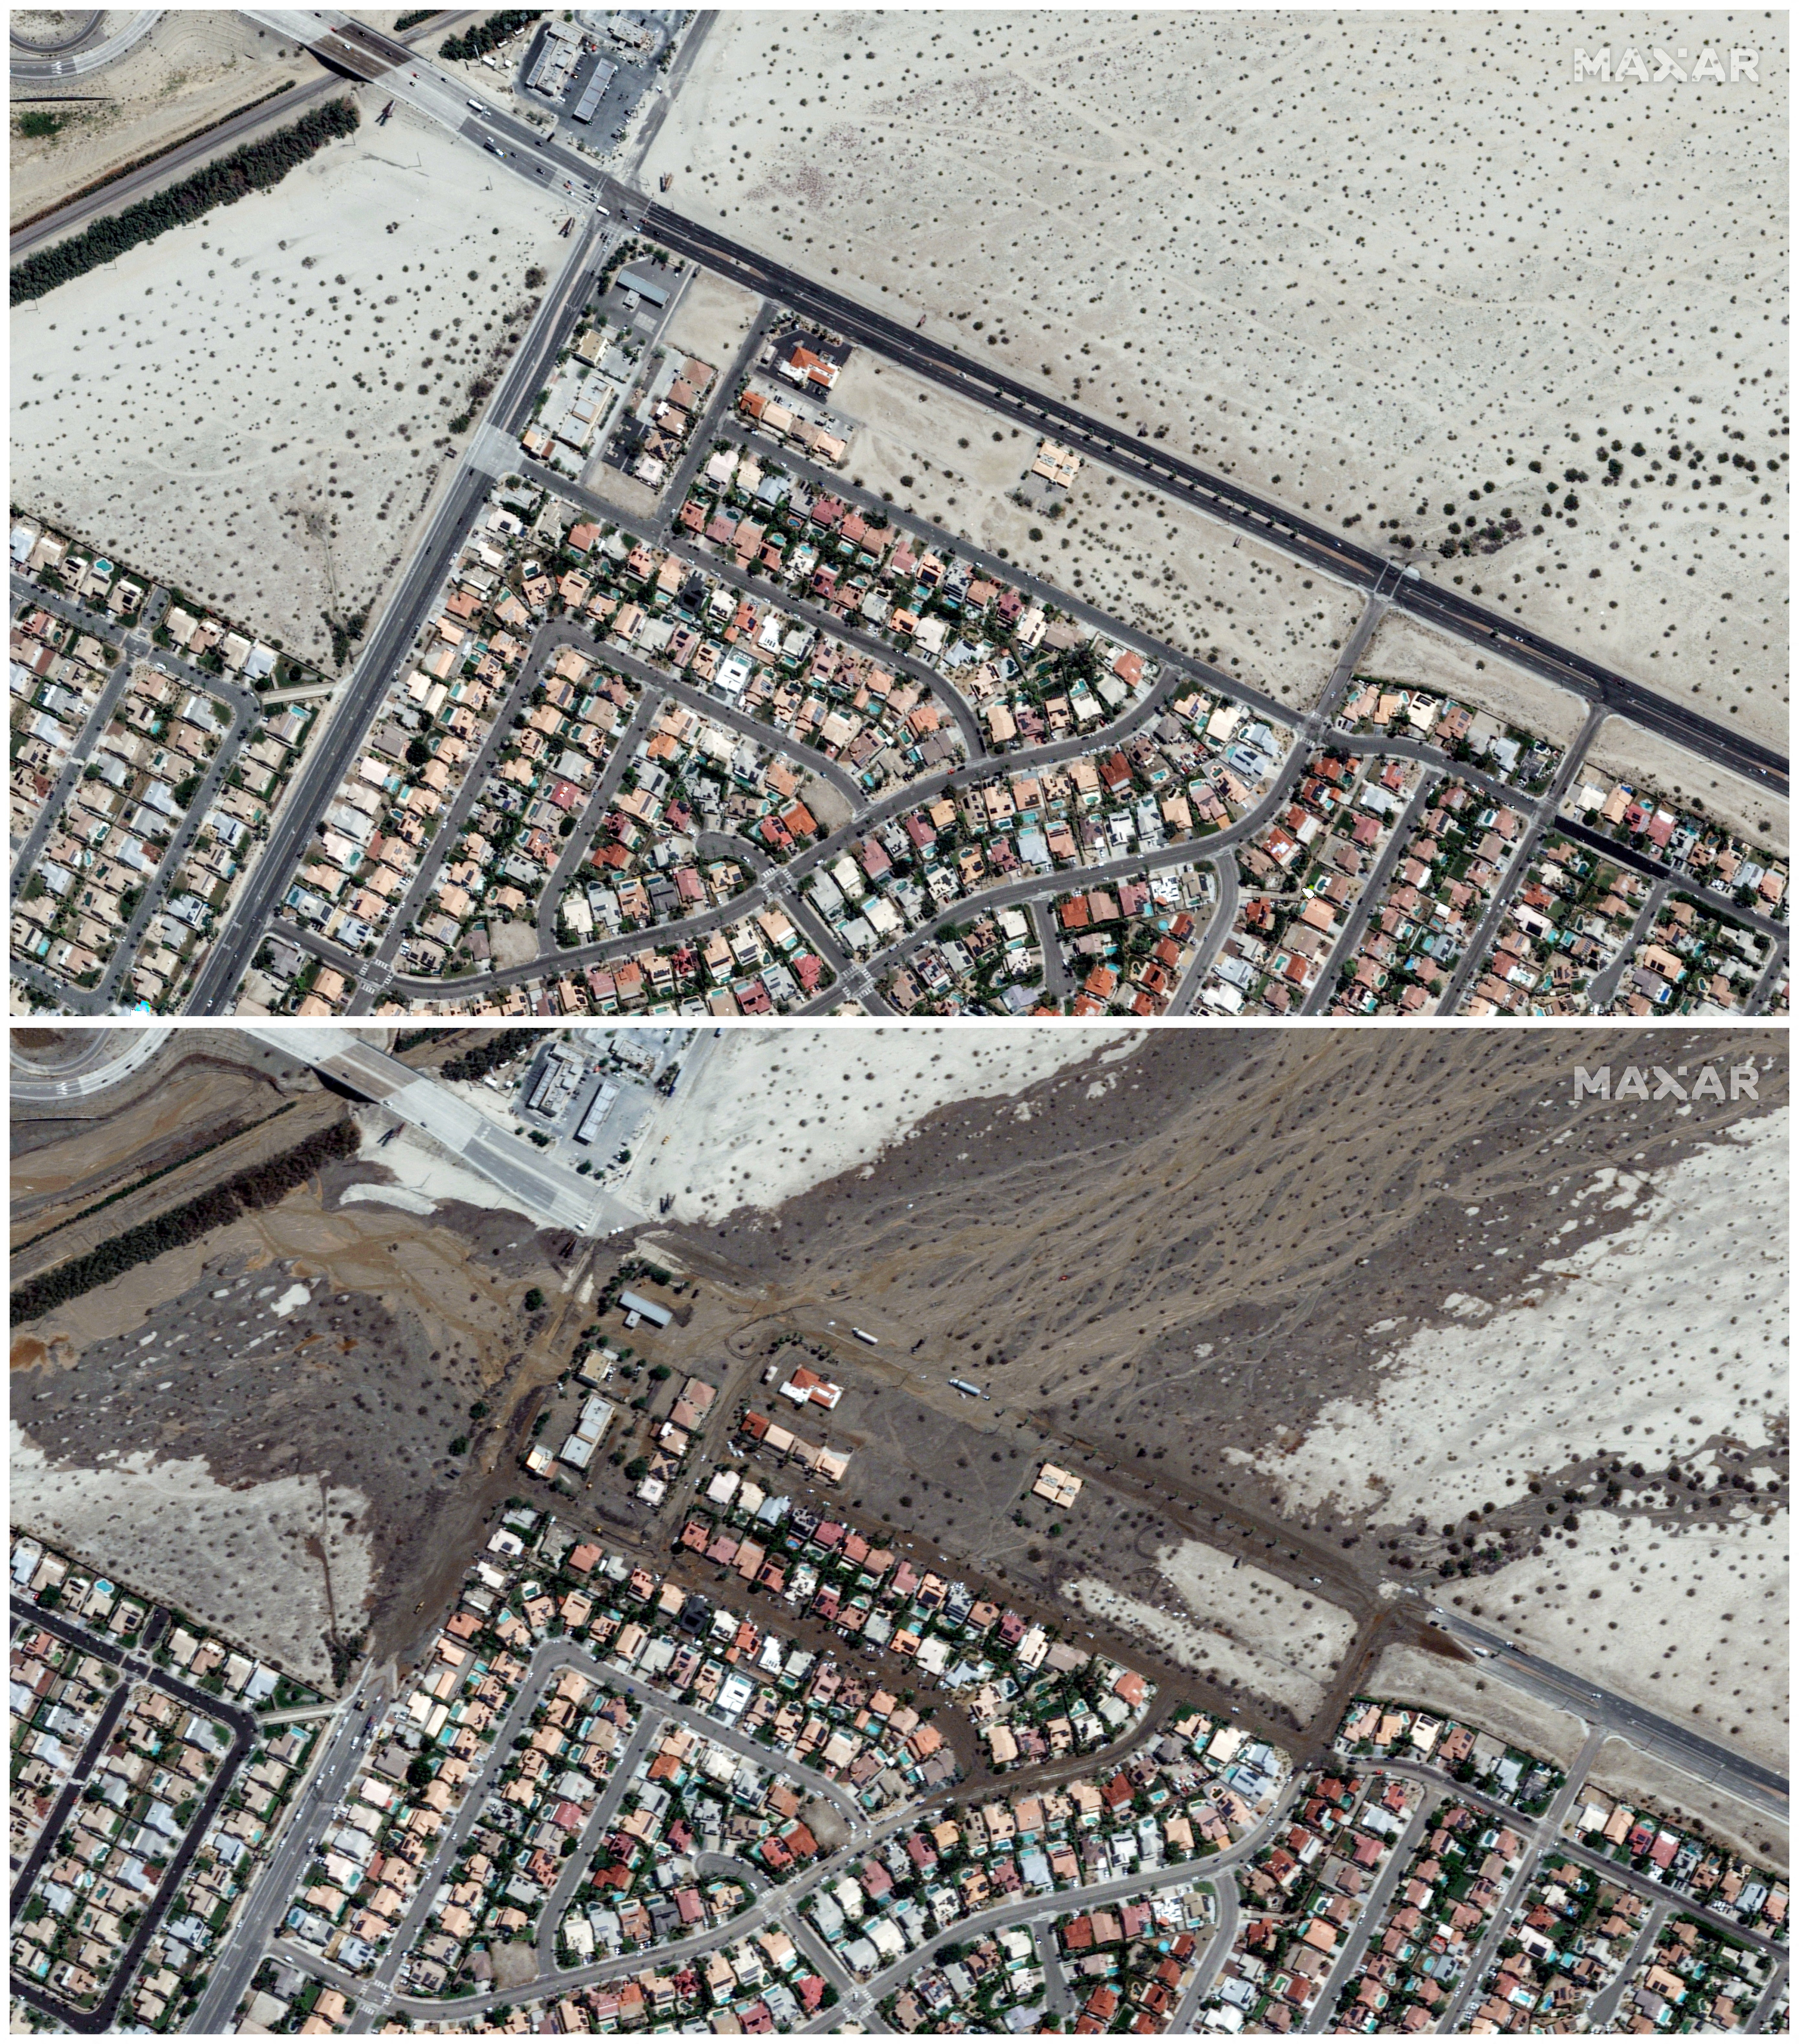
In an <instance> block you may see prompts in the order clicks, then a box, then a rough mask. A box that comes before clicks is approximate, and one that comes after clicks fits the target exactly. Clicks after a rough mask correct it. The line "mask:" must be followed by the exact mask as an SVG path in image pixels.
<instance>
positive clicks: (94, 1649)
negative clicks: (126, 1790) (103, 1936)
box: [10, 1597, 256, 2036]
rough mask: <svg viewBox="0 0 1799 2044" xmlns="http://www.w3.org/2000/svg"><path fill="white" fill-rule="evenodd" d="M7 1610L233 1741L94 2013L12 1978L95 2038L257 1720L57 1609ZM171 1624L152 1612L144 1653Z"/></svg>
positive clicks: (41, 2004)
mask: <svg viewBox="0 0 1799 2044" xmlns="http://www.w3.org/2000/svg"><path fill="white" fill-rule="evenodd" d="M10 1613H11V1616H12V1619H13V1623H15V1624H18V1623H29V1624H33V1625H38V1626H42V1627H44V1628H45V1629H46V1630H47V1631H51V1632H53V1633H55V1634H56V1636H57V1637H58V1638H59V1639H65V1640H67V1641H68V1642H70V1643H71V1645H74V1646H80V1647H81V1648H82V1649H83V1650H85V1651H86V1652H87V1653H90V1654H95V1655H97V1656H98V1658H100V1659H102V1660H103V1661H105V1662H109V1664H110V1665H111V1666H113V1667H116V1668H117V1669H119V1670H120V1672H121V1676H123V1677H128V1678H133V1679H135V1680H136V1681H143V1682H148V1683H150V1684H152V1685H153V1686H154V1687H155V1688H156V1689H160V1690H162V1691H163V1693H164V1694H165V1695H167V1696H172V1697H173V1698H175V1700H176V1701H177V1702H178V1703H179V1704H183V1705H185V1706H186V1708H187V1709H189V1710H190V1711H198V1712H199V1713H200V1714H201V1715H202V1716H204V1717H209V1718H213V1719H216V1720H217V1722H218V1723H221V1724H222V1725H224V1727H225V1728H226V1729H227V1731H229V1733H230V1734H231V1739H230V1743H229V1745H228V1746H227V1748H226V1750H225V1752H224V1756H223V1757H222V1758H221V1760H220V1762H219V1764H218V1766H217V1768H216V1769H214V1770H213V1778H212V1780H211V1781H209V1783H208V1784H207V1785H206V1787H205V1788H204V1789H203V1790H202V1791H201V1796H200V1807H199V1808H198V1810H196V1811H195V1812H194V1817H193V1819H192V1821H191V1822H190V1823H189V1825H188V1827H187V1829H186V1831H184V1832H183V1833H182V1838H181V1842H180V1843H179V1844H178V1846H176V1847H175V1851H174V1853H173V1854H172V1855H171V1858H170V1860H169V1863H168V1866H167V1870H166V1871H165V1872H164V1873H163V1878H162V1880H161V1881H160V1882H159V1885H158V1886H157V1889H156V1892H155V1895H154V1896H152V1899H151V1900H150V1902H149V1904H148V1905H147V1907H146V1908H145V1909H144V1914H143V1916H142V1918H141V1919H140V1922H139V1923H138V1925H137V1927H136V1930H134V1931H132V1934H131V1936H130V1938H129V1939H128V1941H127V1942H126V1944H125V1950H124V1952H123V1954H121V1958H120V1960H119V1963H118V1966H117V1970H116V1971H115V1972H114V1973H113V1975H112V1976H111V1978H110V1979H109V1981H108V1983H107V1985H106V1988H105V1992H104V1993H103V1994H102V1996H101V1997H100V2000H98V2003H97V2004H95V2005H94V2008H93V2009H92V2010H91V2011H86V2012H83V2011H79V2010H75V2009H71V2008H67V2007H66V2006H65V2005H64V2004H63V2003H62V2002H60V2001H59V2000H57V1998H56V1996H54V1995H52V1994H48V1993H46V1992H44V1990H43V1989H41V1988H37V1987H35V1986H33V1985H31V1984H29V1983H28V1982H26V1981H22V1980H21V1979H20V1978H18V1977H17V1975H15V1976H14V1977H13V1980H12V1983H11V1985H12V1991H13V1993H14V1994H15V1995H17V1996H18V1997H19V1998H20V1999H21V2000H24V2001H27V2002H29V2004H31V2006H32V2007H33V2008H36V2009H39V2010H41V2011H44V2013H45V2014H47V2015H52V2016H54V2017H55V2018H56V2019H57V2020H58V2021H59V2022H60V2023H63V2024H64V2025H66V2026H67V2027H68V2028H69V2029H71V2030H74V2031H79V2033H80V2034H82V2035H83V2036H90V2035H92V2034H95V2033H96V2032H98V2031H108V2030H111V2029H113V2027H115V2024H116V2019H117V2015H118V2011H119V2005H120V2004H121V2002H122V2001H123V2000H124V1999H125V1990H126V1989H127V1988H128V1987H129V1986H130V1984H131V1980H132V1974H133V1973H136V1970H137V1965H138V1961H140V1959H141V1958H143V1957H144V1948H145V1947H146V1946H148V1944H149V1942H150V1940H151V1939H152V1938H153V1937H154V1936H155V1934H156V1931H157V1928H158V1927H159V1925H160V1924H161V1923H162V1920H163V1917H164V1915H167V1911H168V1909H169V1907H170V1905H171V1904H172V1903H173V1901H174V1900H175V1896H176V1895H177V1893H178V1892H179V1890H180V1888H181V1884H182V1881H184V1880H185V1879H186V1876H187V1870H188V1869H189V1867H190V1865H192V1864H193V1861H194V1854H196V1853H197V1852H198V1850H200V1843H201V1839H203V1838H205V1835H206V1833H207V1832H208V1831H209V1830H210V1829H211V1828H212V1823H213V1818H214V1817H215V1816H217V1814H218V1809H219V1805H220V1804H221V1803H222V1802H223V1801H224V1798H225V1796H226V1794H227V1792H228V1791H229V1789H230V1788H231V1786H232V1783H233V1781H235V1780H236V1777H237V1770H238V1769H240V1767H241V1766H242V1765H244V1760H245V1758H246V1757H247V1755H248V1754H249V1751H250V1749H251V1746H252V1745H254V1744H255V1739H256V1720H255V1715H254V1714H253V1713H251V1712H249V1711H246V1710H242V1709H240V1708H238V1707H237V1706H236V1704H227V1703H222V1702H221V1700H219V1699H218V1698H217V1697H216V1696H208V1695H207V1694H206V1693H205V1691H203V1690H201V1689H194V1688H193V1687H191V1686H190V1685H189V1684H188V1683H186V1682H184V1681H181V1680H180V1679H179V1678H178V1677H176V1676H174V1675H171V1673H169V1672H168V1670H167V1669H164V1668H159V1667H156V1666H154V1665H153V1664H152V1662H149V1661H148V1659H146V1658H144V1655H143V1654H140V1653H127V1652H125V1651H124V1650H121V1648H120V1647H118V1646H116V1645H114V1644H113V1642H111V1641H109V1640H105V1639H101V1638H100V1637H99V1636H98V1635H95V1634H94V1633H90V1631H88V1630H87V1629H86V1627H85V1626H79V1625H77V1624H75V1623H73V1621H71V1620H70V1619H66V1618H63V1617H62V1616H60V1615H59V1613H57V1612H46V1611H40V1610H39V1609H38V1608H37V1607H36V1605H35V1604H29V1603H25V1602H23V1601H21V1600H20V1599H18V1598H17V1597H14V1598H12V1599H10ZM167 1623H168V1614H167V1612H164V1611H163V1610H162V1609H161V1608H154V1609H152V1612H151V1613H150V1615H149V1617H148V1619H147V1620H146V1622H145V1624H144V1631H143V1632H142V1634H141V1635H140V1645H141V1646H144V1647H147V1648H148V1647H152V1646H154V1645H155V1641H156V1639H158V1638H159V1636H160V1634H161V1632H162V1630H163V1627H165V1626H166V1625H167ZM130 1686H131V1684H130V1680H123V1681H121V1683H120V1685H119V1687H120V1689H121V1691H125V1692H128V1690H129V1689H130ZM115 1715H117V1714H116V1713H115Z"/></svg>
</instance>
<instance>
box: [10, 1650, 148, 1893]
mask: <svg viewBox="0 0 1799 2044" xmlns="http://www.w3.org/2000/svg"><path fill="white" fill-rule="evenodd" d="M13 1623H14V1629H15V1630H16V1629H17V1625H18V1623H19V1619H18V1616H17V1612H14V1613H13ZM131 1689H132V1685H131V1684H130V1683H129V1682H117V1683H115V1684H114V1685H113V1692H112V1694H111V1695H110V1696H108V1697H107V1699H106V1700H105V1703H104V1704H102V1705H101V1707H100V1715H99V1716H98V1718H97V1719H95V1720H94V1728H93V1730H92V1731H90V1732H89V1734H88V1735H87V1737H86V1739H84V1740H83V1741H82V1748H81V1751H80V1753H79V1754H78V1755H77V1756H76V1758H75V1765H74V1767H73V1768H71V1769H70V1772H69V1778H68V1780H67V1782H66V1783H65V1784H64V1785H63V1789H62V1792H61V1793H60V1794H59V1795H58V1796H57V1798H56V1801H55V1802H54V1803H52V1804H51V1806H50V1814H49V1815H48V1817H47V1818H46V1819H44V1828H43V1830H42V1831H40V1832H39V1833H38V1835H37V1842H36V1845H34V1846H33V1847H32V1849H31V1850H30V1851H29V1853H28V1854H26V1855H25V1864H24V1865H22V1866H21V1868H20V1869H19V1870H18V1872H17V1873H16V1874H14V1875H13V1892H12V1898H11V1907H12V1911H13V1915H15V1916H17V1915H18V1913H19V1911H20V1910H21V1909H22V1908H24V1907H25V1900H26V1898H27V1897H28V1896H29V1895H30V1893H31V1890H32V1885H33V1882H34V1881H36V1879H37V1877H38V1875H39V1874H40V1873H41V1872H42V1871H43V1869H44V1861H46V1860H47V1859H48V1858H49V1857H50V1855H51V1854H52V1852H54V1851H55V1850H56V1843H57V1841H58V1840H59V1838H61V1837H62V1835H63V1825H65V1824H66V1823H67V1822H68V1820H69V1812H71V1810H72V1809H73V1808H75V1804H76V1802H77V1800H79V1797H80V1795H81V1792H82V1789H83V1788H86V1786H87V1783H88V1778H89V1777H90V1775H91V1774H92V1773H93V1772H94V1763H95V1762H97V1761H98V1759H99V1758H100V1757H101V1755H102V1754H104V1753H105V1750H106V1742H107V1740H108V1739H110V1738H111V1737H112V1735H113V1727H114V1726H115V1725H116V1724H117V1723H118V1721H119V1719H121V1717H123V1716H124V1715H125V1705H126V1704H128V1703H129V1702H130V1700H131Z"/></svg>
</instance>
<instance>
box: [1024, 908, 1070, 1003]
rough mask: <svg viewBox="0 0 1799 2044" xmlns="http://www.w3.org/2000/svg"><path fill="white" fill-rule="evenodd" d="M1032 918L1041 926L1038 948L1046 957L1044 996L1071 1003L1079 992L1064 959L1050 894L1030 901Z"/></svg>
mask: <svg viewBox="0 0 1799 2044" xmlns="http://www.w3.org/2000/svg"><path fill="white" fill-rule="evenodd" d="M1030 915H1031V920H1032V921H1033V922H1034V924H1036V926H1037V947H1038V950H1039V951H1041V952H1042V954H1043V991H1044V993H1045V996H1046V997H1048V998H1049V1000H1051V1001H1071V1000H1072V999H1073V997H1074V991H1075V979H1074V974H1072V972H1070V971H1069V970H1068V966H1067V964H1066V963H1065V962H1064V959H1063V957H1062V944H1061V933H1060V932H1058V931H1057V928H1056V916H1055V905H1054V903H1053V901H1052V900H1051V899H1050V898H1049V897H1048V896H1047V895H1046V894H1044V893H1038V894H1034V895H1033V896H1032V897H1030Z"/></svg>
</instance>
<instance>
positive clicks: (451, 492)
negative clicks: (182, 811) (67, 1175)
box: [186, 220, 600, 1015]
mask: <svg viewBox="0 0 1799 2044" xmlns="http://www.w3.org/2000/svg"><path fill="white" fill-rule="evenodd" d="M599 239H600V223H599V222H598V221H597V220H591V221H589V223H588V225H587V228H586V229H585V232H583V233H582V234H581V236H579V238H578V239H577V240H576V241H575V243H574V245H573V248H572V250H571V251H570V257H569V260H568V263H567V264H566V267H565V268H564V270H563V272H562V278H561V279H560V280H559V281H558V284H557V286H556V287H555V288H554V290H552V291H550V293H549V294H548V295H547V297H546V298H545V299H544V301H543V305H541V306H540V307H539V309H538V313H537V317H536V318H535V320H534V321H533V322H532V324H531V328H530V330H529V332H527V334H526V336H525V338H524V341H523V343H522V344H520V348H518V350H517V352H516V353H515V354H514V355H513V357H512V363H511V366H510V367H508V370H507V371H506V373H505V375H504V376H503V377H502V378H501V385H500V388H499V390H498V391H497V393H496V394H495V396H494V398H493V400H492V401H491V403H490V405H489V409H488V419H489V423H490V424H494V425H501V427H503V428H516V425H517V423H518V421H519V420H520V417H523V416H524V413H527V412H528V411H529V409H530V406H531V400H532V398H533V397H534V396H535V394H536V392H537V390H538V389H539V386H540V384H541V382H542V380H543V375H544V373H545V370H546V367H547V363H549V362H550V361H551V360H552V359H554V355H555V352H556V349H557V348H558V346H559V345H560V344H561V342H562V338H563V336H564V335H565V333H566V331H567V330H568V329H569V328H570V327H572V325H573V321H574V320H575V318H576V317H577V314H578V313H579V312H580V310H581V305H582V303H583V302H584V301H585V298H586V294H587V288H588V286H589V281H590V279H591V276H592V274H593V272H592V263H593V255H594V249H595V244H596V240H599ZM479 438H480V436H476V440H474V441H471V443H470V446H469V448H467V449H466V450H465V451H464V453H463V455H462V459H461V461H460V463H458V468H457V471H456V474H455V477H454V478H453V479H452V481H451V484H450V486H449V487H448V488H447V490H445V491H444V494H443V499H442V501H440V502H439V505H438V509H437V511H436V513H435V516H434V517H432V520H431V521H430V522H429V524H428V526H427V528H426V529H425V532H424V536H423V537H422V538H421V540H420V543H419V544H418V546H417V548H416V550H415V551H414V554H413V556H412V560H411V562H410V563H409V564H408V566H407V567H406V569H405V572H404V573H403V574H402V575H401V578H400V580H399V582H397V584H396V585H395V586H394V589H393V594H392V595H391V596H390V597H389V601H388V604H387V607H386V609H385V610H384V611H383V613H382V616H381V618H380V620H379V621H378V623H377V624H376V625H375V626H374V629H373V631H372V632H370V636H369V639H368V641H367V644H366V647H365V648H364V651H363V653H362V658H361V659H359V661H358V662H357V663H356V666H355V670H353V672H352V673H351V675H350V677H349V678H348V679H347V681H346V682H345V683H344V684H343V688H342V689H341V690H340V692H339V696H338V697H337V700H336V702H335V703H334V705H333V706H332V717H331V720H330V722H329V724H328V725H327V727H326V728H325V730H324V732H322V733H321V734H320V736H319V737H318V738H317V739H316V740H314V742H313V746H312V747H311V749H310V751H309V753H308V754H307V755H306V757H305V759H303V760H302V761H301V766H300V770H299V772H298V773H297V774H295V776H294V777H293V780H292V782H290V784H289V787H288V792H287V795H286V799H285V800H284V801H283V802H282V805H281V808H280V809H279V810H278V813H277V814H276V816H275V820H274V824H273V825H272V826H271V828H270V834H269V842H268V844H267V847H265V849H264V851H263V856H262V858H261V859H260V860H259V863H258V864H257V867H256V870H255V873H254V874H252V875H251V878H250V879H249V881H248V882H247V883H246V885H245V886H244V888H243V889H240V895H239V898H238V900H237V901H236V903H235V904H234V905H233V906H232V909H230V910H229V911H228V914H227V916H226V920H225V924H224V928H222V929H221V931H220V932H219V934H218V936H217V938H216V939H215V940H214V943H213V948H212V951H211V954H210V955H209V957H208V959H207V961H206V963H205V966H204V967H203V968H202V970H201V973H200V974H199V976H198V978H197V980H196V981H195V983H194V990H193V992H192V993H191V994H190V996H189V998H188V1001H187V1003H186V1012H188V1013H189V1014H191V1015H220V1014H226V1013H228V1012H230V1010H231V1008H232V1002H233V1000H234V997H235V996H236V991H237V986H238V982H240V980H241V979H242V978H243V977H244V970H245V968H246V967H247V966H248V964H249V962H250V961H251V958H252V957H253V956H254V955H255V949H256V946H257V944H258V943H259V941H260V940H261V938H262V935H263V930H264V928H266V926H267V923H268V920H269V918H270V915H271V914H272V913H274V909H275V906H276V905H277V903H278V901H280V899H281V898H282V896H283V895H284V894H285V893H286V890H287V886H288V882H289V880H290V876H291V874H292V873H293V868H294V866H296V865H297V863H298V860H299V854H300V848H301V845H302V844H303V843H305V840H306V839H307V838H308V837H309V836H310V835H311V833H312V831H313V826H314V824H315V823H316V821H317V820H318V818H319V817H320V816H322V815H323V814H324V811H325V809H326V807H327V805H328V803H329V802H330V800H331V798H332V795H333V793H335V792H336V789H337V786H338V784H339V782H341V781H342V779H343V776H344V774H346V773H347V771H348V770H349V767H350V763H351V760H352V759H354V757H355V754H356V752H357V751H358V749H359V747H360V746H361V745H362V742H363V740H364V738H365V737H366V734H367V732H368V730H369V728H370V726H371V725H372V724H373V723H374V720H375V717H376V716H377V715H378V713H379V711H380V709H381V706H382V704H383V702H384V701H385V700H386V695H387V690H388V689H389V686H390V685H391V684H392V682H393V679H394V677H395V675H396V674H397V671H398V669H399V664H400V662H401V659H402V657H403V656H404V655H405V652H406V651H407V649H408V648H409V647H410V646H411V645H412V642H413V640H415V639H416V637H417V636H418V634H419V632H420V630H421V629H422V628H423V626H424V621H425V618H426V616H427V614H428V612H429V610H430V609H431V606H432V603H433V602H434V601H435V598H436V595H437V591H438V590H439V587H440V586H441V585H442V583H443V579H444V577H445V576H446V575H447V574H448V573H449V571H450V567H451V563H452V562H453V561H454V559H455V555H456V554H457V551H458V549H459V548H461V546H462V542H463V540H464V538H465V536H466V533H467V532H468V529H469V527H470V523H471V522H472V521H473V519H474V514H475V512H476V509H477V508H478V505H480V503H481V500H482V499H483V498H484V497H485V495H486V494H487V491H488V489H489V484H490V481H491V478H490V477H489V474H487V472H486V471H485V469H483V468H481V467H478V465H477V463H476V461H475V459H474V456H475V454H476V450H477V448H478V444H479Z"/></svg>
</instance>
